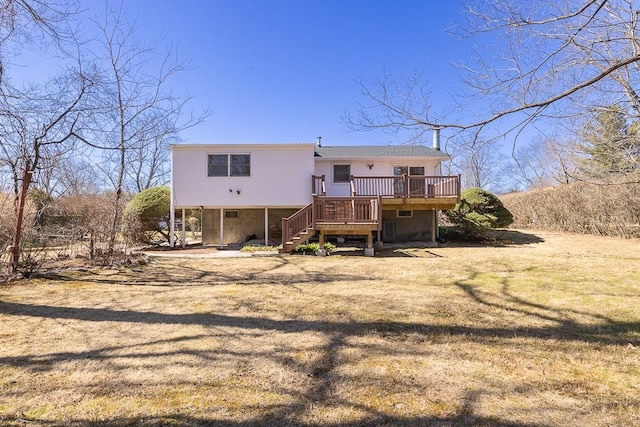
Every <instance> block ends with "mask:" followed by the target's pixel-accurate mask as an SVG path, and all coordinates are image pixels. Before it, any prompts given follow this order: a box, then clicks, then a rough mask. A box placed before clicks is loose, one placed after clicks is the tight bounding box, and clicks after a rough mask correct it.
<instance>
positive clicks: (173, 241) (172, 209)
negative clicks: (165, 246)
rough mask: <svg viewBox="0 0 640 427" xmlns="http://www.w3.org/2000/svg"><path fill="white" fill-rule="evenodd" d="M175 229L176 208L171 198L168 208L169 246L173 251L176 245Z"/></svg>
mask: <svg viewBox="0 0 640 427" xmlns="http://www.w3.org/2000/svg"><path fill="white" fill-rule="evenodd" d="M175 227H176V207H175V205H174V204H173V198H172V199H171V206H169V246H170V247H171V248H172V249H173V248H174V247H175V245H176V236H175V235H174V234H175Z"/></svg>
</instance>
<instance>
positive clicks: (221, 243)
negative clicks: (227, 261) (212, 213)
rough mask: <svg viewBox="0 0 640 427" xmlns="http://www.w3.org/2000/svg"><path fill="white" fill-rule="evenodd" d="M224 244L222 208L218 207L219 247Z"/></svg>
mask: <svg viewBox="0 0 640 427" xmlns="http://www.w3.org/2000/svg"><path fill="white" fill-rule="evenodd" d="M223 245H224V208H220V249H222V246H223Z"/></svg>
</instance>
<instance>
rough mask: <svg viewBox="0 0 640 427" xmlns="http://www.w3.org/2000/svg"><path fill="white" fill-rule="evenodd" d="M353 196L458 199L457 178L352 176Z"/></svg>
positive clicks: (458, 179)
mask: <svg viewBox="0 0 640 427" xmlns="http://www.w3.org/2000/svg"><path fill="white" fill-rule="evenodd" d="M351 183H352V186H351V188H352V194H353V195H354V196H380V197H397V198H403V199H407V198H416V197H418V198H428V197H458V198H459V197H460V175H457V176H422V175H419V176H416V175H398V176H352V177H351Z"/></svg>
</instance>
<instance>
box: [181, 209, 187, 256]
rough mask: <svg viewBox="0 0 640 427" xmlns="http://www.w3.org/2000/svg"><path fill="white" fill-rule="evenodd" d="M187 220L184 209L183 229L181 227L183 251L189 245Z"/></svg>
mask: <svg viewBox="0 0 640 427" xmlns="http://www.w3.org/2000/svg"><path fill="white" fill-rule="evenodd" d="M186 222H187V221H186V218H185V209H184V208H182V227H180V238H181V239H182V249H184V247H185V245H186V244H187V230H186V224H185V223H186Z"/></svg>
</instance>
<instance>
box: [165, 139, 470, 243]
mask: <svg viewBox="0 0 640 427" xmlns="http://www.w3.org/2000/svg"><path fill="white" fill-rule="evenodd" d="M171 153H172V156H171V168H172V170H171V190H172V191H171V230H170V232H171V236H174V234H175V232H176V231H178V232H179V234H180V235H181V236H182V239H181V241H182V242H184V235H185V227H184V224H185V211H186V210H188V209H201V210H202V242H203V243H205V244H215V245H220V246H225V245H231V244H235V243H241V242H244V241H246V240H247V238H248V237H254V238H258V239H260V240H263V241H264V243H265V244H266V245H268V244H273V243H278V244H279V243H282V251H283V252H289V251H290V250H291V249H292V248H293V247H295V245H297V244H299V243H302V242H304V241H306V240H308V239H309V238H310V237H312V236H314V235H317V236H318V237H319V239H320V242H321V243H323V242H324V241H325V239H326V238H327V236H336V235H337V236H346V235H359V236H365V237H366V240H367V248H366V249H365V253H366V254H367V255H373V241H374V239H377V240H378V241H382V242H394V241H428V242H435V241H436V236H437V219H438V211H439V210H444V209H452V208H453V207H454V206H455V205H456V203H457V202H458V201H459V197H460V177H459V176H442V174H441V162H442V161H444V160H447V159H448V156H447V155H446V154H445V153H443V152H441V151H440V150H439V147H438V141H437V136H435V135H434V146H432V147H426V146H418V145H400V146H333V147H327V146H322V145H321V144H320V138H318V143H317V144H313V143H302V144H208V145H205V144H190V145H182V144H176V145H172V146H171ZM176 215H177V216H178V218H177V219H178V220H180V219H181V221H180V224H181V226H180V230H176ZM174 244H175V241H174V240H172V246H173V245H174ZM183 244H184V243H183Z"/></svg>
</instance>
